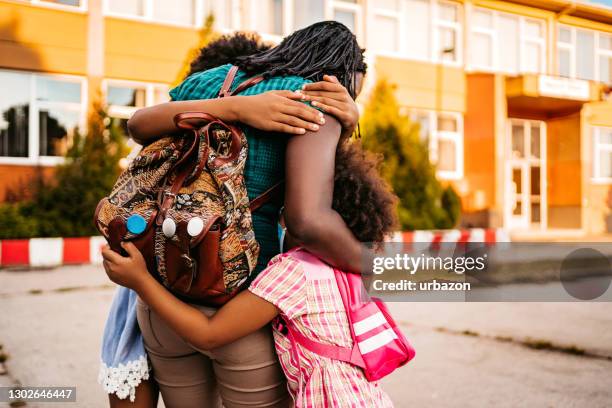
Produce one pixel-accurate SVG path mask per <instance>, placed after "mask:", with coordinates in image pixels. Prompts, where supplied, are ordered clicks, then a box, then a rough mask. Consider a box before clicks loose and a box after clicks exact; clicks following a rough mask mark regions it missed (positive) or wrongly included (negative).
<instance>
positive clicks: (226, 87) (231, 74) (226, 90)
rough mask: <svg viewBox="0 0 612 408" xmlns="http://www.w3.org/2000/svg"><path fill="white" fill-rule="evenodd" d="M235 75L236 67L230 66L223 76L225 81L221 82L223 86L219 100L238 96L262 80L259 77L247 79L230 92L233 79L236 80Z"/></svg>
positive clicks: (261, 77) (262, 78)
mask: <svg viewBox="0 0 612 408" xmlns="http://www.w3.org/2000/svg"><path fill="white" fill-rule="evenodd" d="M237 73H238V67H237V66H235V65H232V67H231V68H230V70H229V71H228V72H227V75H226V76H225V80H224V81H223V85H221V89H220V90H219V95H218V97H219V98H224V97H226V96H232V95H235V94H239V93H240V92H242V91H244V90H245V89H247V88H249V87H251V86H253V85H256V84H258V83H260V82H261V81H263V80H264V77H263V76H261V75H259V76H256V77H252V78H249V79H247V80H246V81H244V82H242V83H240V85H238V86H237V87H236V89H234V90H233V91H232V90H231V89H232V84H233V83H234V78H236V74H237Z"/></svg>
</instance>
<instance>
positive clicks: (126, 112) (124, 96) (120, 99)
mask: <svg viewBox="0 0 612 408" xmlns="http://www.w3.org/2000/svg"><path fill="white" fill-rule="evenodd" d="M105 89H106V92H105V95H106V103H107V104H108V115H109V116H110V117H111V120H113V121H114V122H115V123H118V124H119V125H120V126H121V127H122V128H123V130H124V132H125V134H126V136H127V135H128V131H127V121H128V119H129V118H130V117H131V116H132V115H133V114H134V112H136V111H137V110H138V109H140V108H144V107H145V106H151V105H155V104H158V103H163V102H167V101H168V100H169V99H170V98H169V96H168V86H167V85H162V84H148V83H142V82H131V81H118V80H108V81H106V83H105Z"/></svg>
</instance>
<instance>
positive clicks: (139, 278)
mask: <svg viewBox="0 0 612 408" xmlns="http://www.w3.org/2000/svg"><path fill="white" fill-rule="evenodd" d="M121 246H122V247H123V249H125V251H126V252H127V253H128V256H122V255H121V254H118V253H117V252H115V251H113V250H112V249H111V248H110V246H108V245H105V246H104V247H103V248H102V258H104V260H103V261H102V264H103V265H104V270H105V271H106V274H107V275H108V277H109V279H110V280H112V281H113V282H115V283H116V284H118V285H121V286H125V287H127V288H130V289H133V290H136V291H138V288H139V287H140V285H141V284H142V283H143V282H145V281H146V280H147V279H151V278H152V277H151V275H149V272H148V270H147V264H146V262H145V260H144V258H143V256H142V254H141V253H140V251H139V250H138V248H136V246H135V245H134V244H133V243H132V242H122V243H121Z"/></svg>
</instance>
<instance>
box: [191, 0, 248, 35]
mask: <svg viewBox="0 0 612 408" xmlns="http://www.w3.org/2000/svg"><path fill="white" fill-rule="evenodd" d="M197 1H204V2H205V4H204V13H203V15H208V14H212V15H213V16H214V17H215V26H216V27H217V28H219V29H221V30H231V29H232V28H236V26H237V25H239V22H237V21H234V19H235V17H236V18H238V17H240V16H239V15H238V14H237V13H236V12H235V9H236V0H197ZM195 23H196V25H199V24H200V23H201V22H200V21H196V22H195Z"/></svg>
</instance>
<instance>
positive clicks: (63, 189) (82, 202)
mask: <svg viewBox="0 0 612 408" xmlns="http://www.w3.org/2000/svg"><path fill="white" fill-rule="evenodd" d="M127 152H128V149H127V147H126V145H125V135H124V133H123V131H122V129H121V128H120V127H119V125H117V124H113V123H111V120H110V118H109V117H108V115H107V113H106V111H105V110H104V109H103V108H102V106H101V105H100V104H99V103H96V104H95V105H94V107H93V109H92V113H91V115H90V117H89V121H88V129H87V136H84V135H83V134H82V133H81V131H80V130H79V129H77V130H75V134H74V136H73V141H72V146H71V147H70V148H69V150H68V152H67V154H66V161H65V163H64V164H62V165H59V166H58V167H57V168H56V171H55V174H54V177H53V179H51V180H45V179H44V178H43V177H42V176H39V177H36V178H35V179H34V180H32V183H31V184H32V185H33V195H32V198H31V199H29V200H26V201H22V202H18V203H7V204H3V205H1V206H0V238H29V237H52V236H60V237H75V236H88V235H97V234H98V232H97V230H96V229H95V227H94V224H93V213H94V211H95V208H96V205H97V204H98V201H99V200H100V199H102V198H103V197H104V196H106V195H108V193H109V192H110V191H111V188H112V187H113V184H114V183H115V181H116V180H117V177H118V176H119V174H120V172H121V168H120V165H119V162H120V160H121V158H123V157H125V156H126V154H127Z"/></svg>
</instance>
